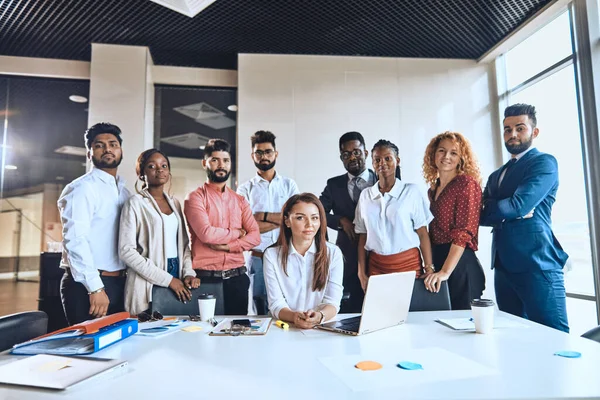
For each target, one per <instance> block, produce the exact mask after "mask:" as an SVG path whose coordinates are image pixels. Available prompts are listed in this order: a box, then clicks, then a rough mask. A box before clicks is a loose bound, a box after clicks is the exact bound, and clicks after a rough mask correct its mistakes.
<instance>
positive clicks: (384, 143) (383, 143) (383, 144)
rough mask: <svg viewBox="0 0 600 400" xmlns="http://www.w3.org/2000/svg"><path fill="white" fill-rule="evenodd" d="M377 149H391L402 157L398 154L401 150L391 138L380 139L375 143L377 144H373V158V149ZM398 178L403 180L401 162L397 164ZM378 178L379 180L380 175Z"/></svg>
mask: <svg viewBox="0 0 600 400" xmlns="http://www.w3.org/2000/svg"><path fill="white" fill-rule="evenodd" d="M375 149H390V150H392V151H393V152H394V154H395V155H396V157H400V156H399V155H398V154H400V151H399V150H398V146H396V145H395V144H394V143H392V142H390V141H389V140H385V139H379V140H378V141H377V143H375V145H374V146H373V148H372V149H371V159H372V158H373V151H375ZM395 175H396V178H398V179H400V180H402V173H401V172H400V163H398V165H396V174H395ZM376 176H377V180H379V175H377V174H376Z"/></svg>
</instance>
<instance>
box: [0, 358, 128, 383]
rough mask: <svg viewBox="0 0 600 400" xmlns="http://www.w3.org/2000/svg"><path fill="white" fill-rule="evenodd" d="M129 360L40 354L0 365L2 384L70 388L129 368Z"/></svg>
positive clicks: (0, 380)
mask: <svg viewBox="0 0 600 400" xmlns="http://www.w3.org/2000/svg"><path fill="white" fill-rule="evenodd" d="M126 366H127V361H123V360H112V359H105V358H95V357H64V356H55V355H50V354H38V355H36V356H32V357H26V358H22V359H19V360H17V361H14V362H9V363H6V364H3V365H2V366H1V367H0V384H2V383H5V384H9V385H21V386H34V387H41V388H48V389H58V390H63V389H67V388H69V387H71V386H73V385H75V384H78V383H80V382H83V381H87V380H90V378H93V379H96V378H99V377H101V376H107V377H109V376H110V375H111V374H112V373H117V372H118V371H125V370H126V368H124V367H126Z"/></svg>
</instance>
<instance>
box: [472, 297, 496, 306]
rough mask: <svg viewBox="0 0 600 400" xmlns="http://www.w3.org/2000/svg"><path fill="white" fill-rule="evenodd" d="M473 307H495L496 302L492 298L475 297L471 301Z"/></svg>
mask: <svg viewBox="0 0 600 400" xmlns="http://www.w3.org/2000/svg"><path fill="white" fill-rule="evenodd" d="M471 306H472V307H493V306H494V302H493V301H492V300H490V299H475V300H472V301H471Z"/></svg>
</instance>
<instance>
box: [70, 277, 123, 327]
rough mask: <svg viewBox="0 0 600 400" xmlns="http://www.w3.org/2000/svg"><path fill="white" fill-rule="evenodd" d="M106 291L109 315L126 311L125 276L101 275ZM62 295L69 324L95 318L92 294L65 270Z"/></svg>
mask: <svg viewBox="0 0 600 400" xmlns="http://www.w3.org/2000/svg"><path fill="white" fill-rule="evenodd" d="M100 279H102V283H104V291H105V293H106V295H107V296H108V300H109V301H110V304H109V305H108V311H107V313H106V314H107V315H109V314H115V313H118V312H122V311H125V296H124V293H125V279H126V278H125V277H124V276H101V277H100ZM60 297H61V299H62V303H63V309H64V310H65V316H66V317H67V322H68V323H69V325H74V324H78V323H80V322H83V321H87V320H89V319H93V318H94V317H92V316H91V315H90V313H89V311H90V295H89V294H88V291H87V289H86V288H85V286H83V284H82V283H79V282H75V280H73V277H72V276H71V274H69V273H67V272H65V274H64V275H63V277H62V280H61V281H60Z"/></svg>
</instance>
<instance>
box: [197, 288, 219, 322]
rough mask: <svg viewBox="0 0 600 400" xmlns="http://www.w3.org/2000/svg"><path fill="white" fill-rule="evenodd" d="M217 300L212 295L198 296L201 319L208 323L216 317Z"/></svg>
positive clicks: (203, 294)
mask: <svg viewBox="0 0 600 400" xmlns="http://www.w3.org/2000/svg"><path fill="white" fill-rule="evenodd" d="M216 305H217V298H216V297H215V295H214V294H212V293H202V294H200V295H199V296H198V310H199V311H200V319H201V320H202V321H208V320H210V319H212V318H214V316H215V306H216Z"/></svg>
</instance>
